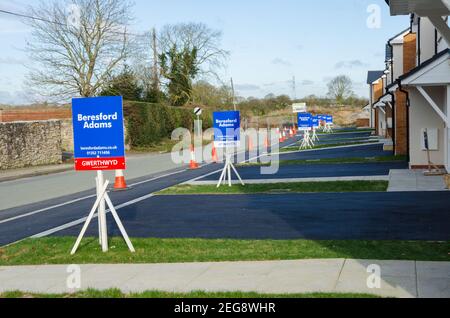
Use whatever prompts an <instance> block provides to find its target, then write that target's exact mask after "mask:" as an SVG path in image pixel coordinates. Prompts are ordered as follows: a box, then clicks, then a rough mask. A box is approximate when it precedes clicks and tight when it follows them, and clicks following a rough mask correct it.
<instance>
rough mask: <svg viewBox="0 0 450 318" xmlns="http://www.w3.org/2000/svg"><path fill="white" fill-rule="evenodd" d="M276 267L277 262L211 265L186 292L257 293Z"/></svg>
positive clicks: (187, 286)
mask: <svg viewBox="0 0 450 318" xmlns="http://www.w3.org/2000/svg"><path fill="white" fill-rule="evenodd" d="M276 266H277V262H253V263H248V262H247V263H246V262H235V263H216V264H211V266H210V267H209V268H208V270H207V271H205V272H204V273H203V274H201V275H200V276H198V277H197V278H196V279H195V280H193V281H191V282H190V283H189V284H187V285H186V286H185V291H189V290H204V291H222V292H233V291H236V290H239V291H244V292H252V291H256V290H258V285H260V284H262V283H263V282H264V281H266V280H267V279H268V275H269V274H270V273H271V272H272V271H273V270H274V267H276Z"/></svg>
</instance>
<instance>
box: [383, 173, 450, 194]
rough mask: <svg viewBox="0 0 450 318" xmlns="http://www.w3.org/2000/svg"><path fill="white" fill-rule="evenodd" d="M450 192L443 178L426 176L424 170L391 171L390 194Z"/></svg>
mask: <svg viewBox="0 0 450 318" xmlns="http://www.w3.org/2000/svg"><path fill="white" fill-rule="evenodd" d="M419 191H420V192H424V191H448V189H446V185H445V181H444V178H443V177H442V176H425V175H424V170H408V169H391V171H390V173H389V188H388V192H419Z"/></svg>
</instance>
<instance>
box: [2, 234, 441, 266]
mask: <svg viewBox="0 0 450 318" xmlns="http://www.w3.org/2000/svg"><path fill="white" fill-rule="evenodd" d="M132 241H133V244H134V247H135V248H136V253H134V254H132V253H130V252H129V251H128V249H127V246H126V244H125V243H124V242H123V240H122V239H120V238H112V239H111V240H110V246H111V250H110V252H108V253H102V251H101V248H100V246H99V245H98V239H96V238H86V239H84V240H83V241H82V244H81V246H80V249H79V251H78V253H77V254H76V255H74V256H71V255H70V250H71V249H72V246H73V244H74V243H75V238H74V237H56V238H42V239H29V240H26V241H22V242H20V243H17V244H14V245H11V246H9V247H6V248H1V249H0V266H13V265H46V264H49V265H55V264H154V263H187V262H227V261H274V260H302V259H334V258H351V259H370V260H417V261H450V253H449V252H450V245H449V243H450V242H443V243H438V242H409V241H408V242H407V241H356V240H352V241H310V240H205V239H132Z"/></svg>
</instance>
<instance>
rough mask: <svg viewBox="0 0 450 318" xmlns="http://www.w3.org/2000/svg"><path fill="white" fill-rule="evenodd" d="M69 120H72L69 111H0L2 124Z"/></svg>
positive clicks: (52, 109) (51, 109)
mask: <svg viewBox="0 0 450 318" xmlns="http://www.w3.org/2000/svg"><path fill="white" fill-rule="evenodd" d="M70 118H72V111H71V110H70V109H56V108H55V109H54V108H50V109H17V108H16V109H4V110H1V109H0V122H3V123H10V122H15V121H40V120H52V119H70Z"/></svg>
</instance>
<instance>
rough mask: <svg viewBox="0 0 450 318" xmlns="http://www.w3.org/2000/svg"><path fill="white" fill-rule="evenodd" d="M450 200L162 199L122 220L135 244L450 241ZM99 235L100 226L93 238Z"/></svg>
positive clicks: (448, 196)
mask: <svg viewBox="0 0 450 318" xmlns="http://www.w3.org/2000/svg"><path fill="white" fill-rule="evenodd" d="M449 200H450V193H448V192H416V193H384V192H383V193H316V194H286V195H276V194H271V195H268V194H264V195H257V194H255V195H227V196H214V195H206V196H202V195H200V196H157V197H154V198H152V199H149V200H146V201H142V202H139V203H137V204H135V205H132V206H129V207H127V208H124V209H122V210H120V212H119V214H120V217H121V218H122V220H123V222H124V225H125V227H126V229H127V231H128V233H129V234H130V236H131V237H157V238H208V239H220V238H229V239H314V240H331V239H339V240H350V239H352V240H431V241H450V231H449V229H450V214H449V213H448V202H449ZM108 219H109V233H110V234H111V235H114V236H119V235H120V233H119V232H118V230H117V228H116V227H115V225H113V224H112V222H111V221H112V220H111V217H110V216H108ZM80 229H81V226H77V227H74V228H71V229H68V230H65V231H62V232H59V233H57V235H58V236H76V235H77V234H78V233H79V232H80ZM97 230H98V226H97V224H96V222H93V224H91V226H90V229H89V231H88V234H89V235H90V236H96V235H97Z"/></svg>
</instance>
